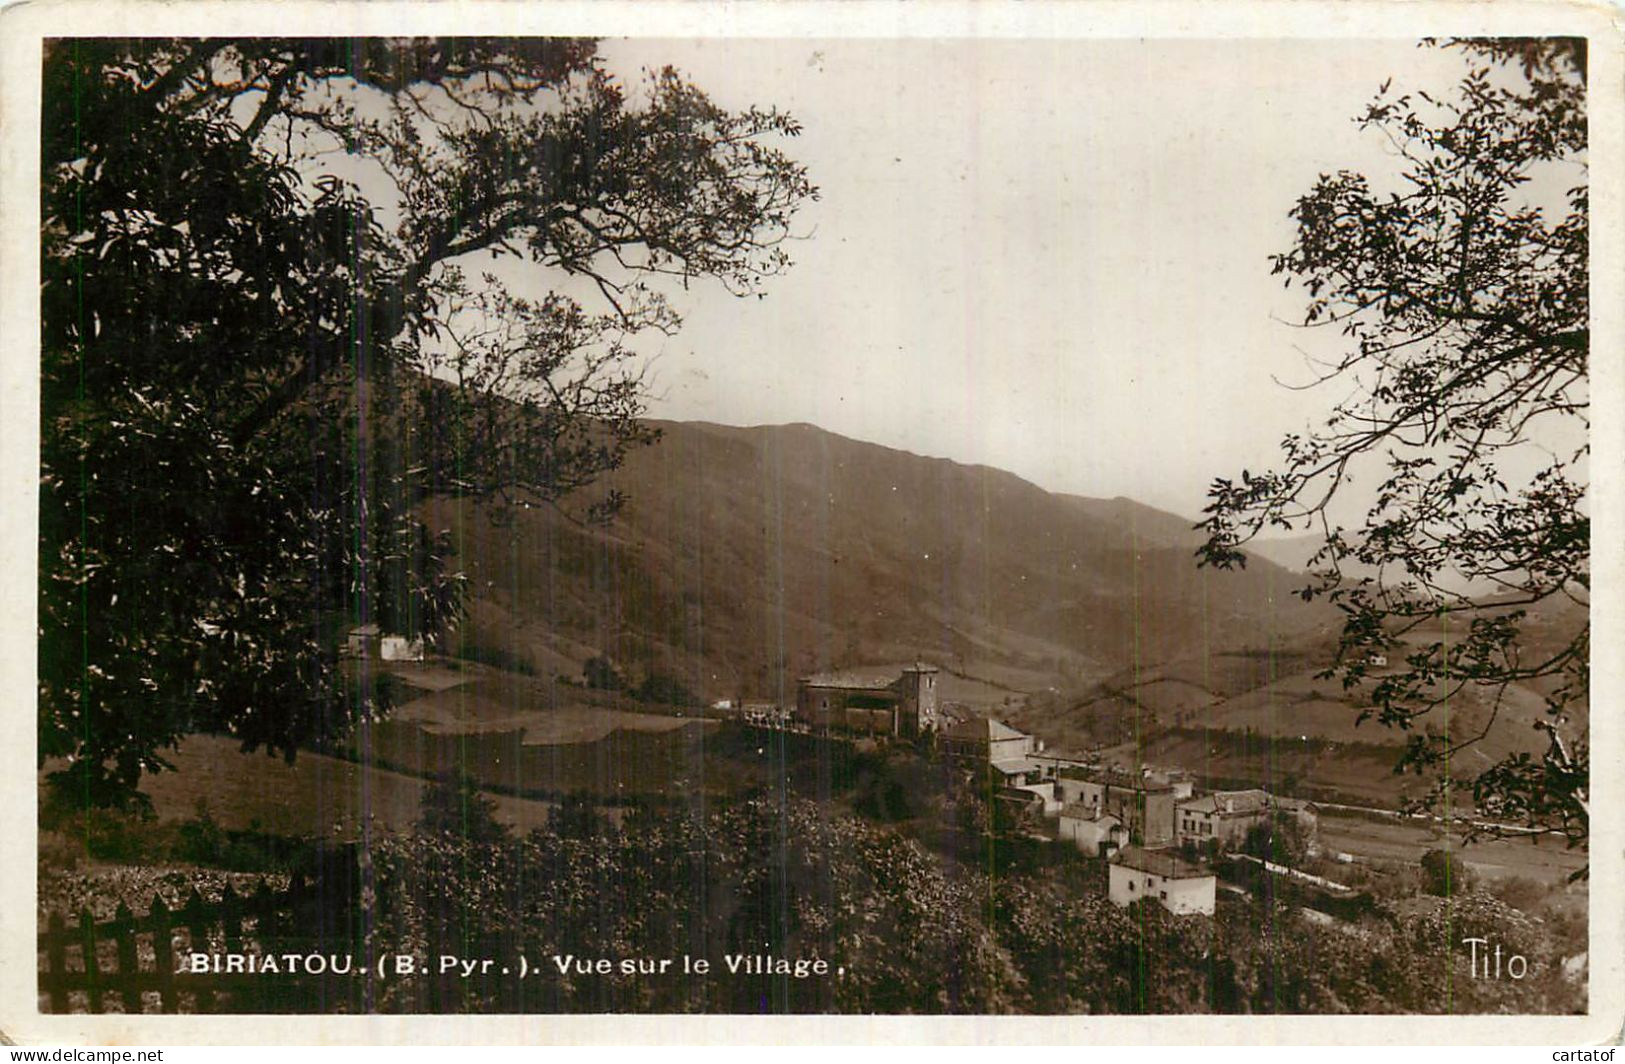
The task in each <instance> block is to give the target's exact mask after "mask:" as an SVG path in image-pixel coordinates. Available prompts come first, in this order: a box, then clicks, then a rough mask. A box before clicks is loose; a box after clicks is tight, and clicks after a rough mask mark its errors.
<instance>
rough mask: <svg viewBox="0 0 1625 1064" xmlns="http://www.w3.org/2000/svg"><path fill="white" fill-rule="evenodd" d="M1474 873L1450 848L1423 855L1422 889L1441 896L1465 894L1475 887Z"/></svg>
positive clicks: (1431, 851)
mask: <svg viewBox="0 0 1625 1064" xmlns="http://www.w3.org/2000/svg"><path fill="white" fill-rule="evenodd" d="M1473 878H1474V877H1473V875H1472V873H1471V872H1469V871H1468V870H1467V865H1466V863H1465V862H1463V861H1462V859H1461V858H1460V857H1459V856H1457V855H1456V854H1454V853H1451V852H1450V851H1449V850H1429V851H1428V852H1427V853H1425V854H1423V855H1422V889H1423V890H1425V891H1427V892H1428V893H1429V894H1435V895H1438V896H1439V897H1441V898H1442V897H1449V896H1451V895H1455V894H1465V893H1467V892H1468V891H1469V890H1472V889H1473Z"/></svg>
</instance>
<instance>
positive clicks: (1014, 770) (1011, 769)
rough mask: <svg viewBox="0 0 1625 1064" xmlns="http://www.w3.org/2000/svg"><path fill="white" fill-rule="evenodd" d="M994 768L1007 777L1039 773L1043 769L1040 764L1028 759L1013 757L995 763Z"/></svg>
mask: <svg viewBox="0 0 1625 1064" xmlns="http://www.w3.org/2000/svg"><path fill="white" fill-rule="evenodd" d="M992 767H993V768H994V769H995V770H996V771H998V772H1002V773H1003V774H1004V775H1006V776H1020V775H1025V774H1026V773H1028V772H1037V771H1039V770H1040V769H1041V768H1043V766H1042V765H1040V764H1039V763H1038V762H1036V761H1034V760H1032V759H1031V758H1026V757H1011V758H1005V759H1004V760H1002V761H994V762H992Z"/></svg>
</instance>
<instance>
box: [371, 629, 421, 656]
mask: <svg viewBox="0 0 1625 1064" xmlns="http://www.w3.org/2000/svg"><path fill="white" fill-rule="evenodd" d="M378 656H379V657H380V658H382V659H384V660H385V661H422V660H423V640H421V639H408V638H406V637H405V636H404V635H386V636H384V637H383V638H381V639H379V640H378Z"/></svg>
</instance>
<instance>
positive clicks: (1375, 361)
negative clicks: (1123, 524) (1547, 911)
mask: <svg viewBox="0 0 1625 1064" xmlns="http://www.w3.org/2000/svg"><path fill="white" fill-rule="evenodd" d="M1430 43H1431V42H1430ZM1450 46H1451V47H1454V48H1456V49H1457V50H1458V51H1459V52H1460V54H1461V55H1462V56H1463V57H1464V58H1465V59H1466V61H1467V63H1468V69H1467V71H1466V73H1465V74H1464V75H1463V76H1462V78H1461V80H1460V82H1459V84H1458V85H1457V86H1456V88H1455V90H1454V92H1453V93H1451V94H1449V95H1444V96H1436V95H1429V94H1428V93H1426V92H1422V91H1413V92H1401V91H1400V90H1398V89H1396V88H1394V87H1393V85H1392V79H1390V81H1389V82H1388V83H1385V84H1384V85H1383V86H1382V87H1381V89H1380V90H1379V91H1378V93H1377V95H1376V97H1375V99H1374V100H1373V102H1372V103H1371V104H1370V105H1369V106H1368V108H1367V110H1366V113H1365V114H1364V115H1362V116H1360V117H1359V118H1358V120H1357V121H1358V122H1359V123H1360V125H1361V126H1362V128H1365V129H1369V130H1371V131H1372V132H1373V133H1376V134H1379V135H1381V136H1382V137H1383V138H1384V139H1385V145H1386V149H1387V150H1388V151H1389V153H1390V154H1391V155H1392V156H1393V157H1394V158H1395V159H1396V160H1397V167H1398V173H1397V174H1395V175H1389V179H1388V180H1387V181H1386V182H1384V181H1383V180H1382V177H1381V176H1380V175H1379V176H1377V177H1370V176H1367V175H1364V174H1360V173H1356V172H1352V171H1348V170H1344V171H1339V172H1337V173H1335V174H1326V175H1322V176H1321V177H1320V179H1319V180H1318V181H1317V182H1316V184H1315V186H1314V187H1313V189H1312V190H1311V191H1310V192H1309V193H1308V194H1307V195H1305V196H1304V197H1303V198H1302V199H1300V200H1299V201H1298V203H1297V205H1296V207H1294V208H1293V210H1292V212H1291V215H1292V217H1293V218H1294V219H1295V220H1296V222H1297V238H1296V242H1295V244H1294V246H1293V247H1292V248H1291V250H1289V251H1287V252H1285V253H1283V254H1281V255H1278V256H1277V257H1276V258H1275V260H1274V272H1275V273H1277V274H1280V275H1284V277H1285V280H1286V283H1287V284H1288V285H1289V286H1290V285H1292V284H1298V285H1300V286H1301V287H1302V288H1304V289H1305V290H1306V292H1307V295H1308V299H1309V302H1308V309H1307V311H1306V313H1305V316H1304V325H1305V327H1307V328H1319V329H1329V330H1333V331H1335V332H1337V333H1338V334H1339V335H1340V336H1341V338H1342V343H1343V346H1344V354H1342V355H1341V356H1340V357H1339V358H1337V359H1336V360H1334V361H1332V362H1331V363H1330V364H1328V365H1325V366H1323V367H1322V369H1323V372H1320V373H1319V374H1318V375H1317V379H1316V381H1315V382H1314V383H1316V384H1327V383H1330V382H1333V381H1336V382H1339V385H1340V387H1341V388H1342V389H1343V390H1344V391H1345V393H1346V394H1347V395H1348V396H1349V397H1348V398H1346V399H1343V400H1342V401H1340V402H1338V403H1337V404H1336V405H1335V407H1334V409H1333V412H1332V414H1331V416H1330V417H1329V418H1328V419H1327V420H1326V422H1325V423H1324V424H1323V425H1322V426H1321V427H1320V428H1319V429H1318V430H1316V431H1312V432H1308V433H1305V434H1294V435H1290V436H1288V437H1287V438H1286V439H1285V441H1284V442H1283V457H1284V464H1283V466H1282V467H1281V468H1280V469H1279V470H1278V471H1275V472H1268V473H1263V474H1254V473H1251V472H1247V471H1243V473H1242V475H1241V478H1240V480H1239V481H1232V480H1228V479H1218V480H1216V481H1215V482H1214V484H1213V486H1212V488H1211V491H1210V505H1209V506H1208V508H1207V510H1206V513H1207V514H1208V515H1209V516H1208V517H1207V519H1206V520H1205V521H1204V522H1203V525H1202V527H1203V528H1204V530H1205V531H1206V532H1207V533H1208V536H1209V539H1208V541H1207V543H1206V544H1205V545H1204V546H1203V548H1202V549H1201V550H1200V551H1199V552H1198V553H1199V556H1200V558H1201V562H1202V564H1212V565H1217V566H1220V567H1229V566H1239V565H1242V564H1244V562H1245V556H1244V555H1243V554H1242V552H1241V549H1240V548H1241V546H1242V545H1243V544H1244V543H1246V542H1247V541H1248V540H1249V539H1251V538H1252V537H1253V536H1255V535H1257V534H1258V533H1260V532H1262V531H1264V530H1266V529H1294V530H1304V529H1311V528H1313V529H1316V530H1318V532H1319V533H1321V534H1322V535H1323V536H1324V540H1325V545H1324V547H1322V548H1321V550H1320V551H1319V553H1318V554H1317V555H1316V556H1315V559H1314V566H1315V569H1316V574H1315V581H1314V583H1313V584H1311V586H1309V587H1307V588H1305V589H1304V591H1303V594H1304V597H1305V598H1310V599H1312V598H1316V597H1324V598H1325V599H1327V600H1328V601H1330V602H1332V603H1334V604H1335V605H1336V606H1337V607H1338V608H1339V609H1340V610H1341V611H1342V617H1343V624H1342V631H1341V638H1340V643H1339V652H1338V658H1337V662H1336V664H1335V666H1334V668H1333V670H1331V671H1332V672H1335V673H1338V674H1340V675H1341V676H1342V678H1343V680H1344V682H1345V684H1346V685H1347V686H1348V687H1349V688H1350V689H1352V690H1355V691H1356V692H1358V694H1359V696H1360V697H1361V698H1362V699H1363V700H1366V701H1367V702H1368V704H1369V707H1370V708H1368V709H1366V710H1364V711H1363V712H1362V713H1361V719H1362V720H1363V719H1365V718H1366V717H1368V716H1372V715H1374V716H1375V717H1376V718H1377V719H1378V720H1379V721H1380V722H1381V723H1383V724H1385V725H1390V726H1394V727H1397V728H1401V729H1405V730H1407V731H1410V732H1412V733H1413V734H1412V735H1411V736H1410V738H1409V740H1408V746H1407V750H1406V753H1405V756H1404V760H1403V762H1402V767H1408V768H1414V769H1416V770H1418V771H1422V770H1429V771H1434V770H1436V771H1438V772H1439V773H1440V774H1441V775H1442V779H1441V782H1440V783H1439V784H1438V785H1437V786H1436V787H1435V788H1434V789H1433V790H1432V791H1431V792H1430V794H1429V797H1428V800H1429V801H1437V800H1440V799H1443V798H1444V797H1446V796H1447V795H1448V794H1449V792H1450V790H1451V789H1452V788H1453V787H1455V786H1462V787H1467V788H1469V789H1470V790H1471V791H1472V793H1473V797H1474V801H1475V803H1476V804H1477V805H1478V807H1479V808H1480V809H1482V810H1483V811H1484V812H1485V813H1487V814H1490V815H1492V816H1497V817H1501V818H1507V819H1512V818H1519V819H1523V820H1526V821H1527V822H1529V823H1531V824H1535V825H1539V826H1542V827H1550V828H1556V829H1558V830H1560V831H1562V832H1564V833H1565V834H1566V835H1567V836H1568V837H1569V839H1570V840H1571V842H1572V843H1575V844H1578V843H1581V842H1583V841H1584V840H1585V839H1586V838H1587V834H1588V820H1589V812H1588V807H1587V791H1586V787H1587V771H1588V760H1589V758H1588V753H1587V743H1586V727H1585V719H1586V699H1587V696H1588V666H1587V662H1588V651H1589V635H1590V627H1589V619H1588V618H1589V613H1588V609H1589V588H1590V563H1589V558H1590V519H1589V517H1588V515H1587V513H1586V509H1585V498H1586V490H1587V474H1586V462H1587V458H1588V454H1589V451H1588V444H1587V432H1588V430H1589V420H1588V417H1589V415H1588V401H1587V400H1588V393H1587V356H1588V351H1589V345H1590V334H1589V331H1588V324H1587V323H1588V310H1589V303H1588V242H1587V202H1588V193H1587V187H1588V186H1587V177H1586V164H1585V158H1586V109H1585V75H1586V65H1585V42H1584V41H1580V40H1558V39H1549V40H1513V39H1498V40H1494V41H1483V40H1465V41H1456V42H1452V44H1451V45H1450ZM1373 466H1374V467H1376V468H1377V469H1378V470H1379V471H1380V472H1379V473H1378V475H1377V476H1376V478H1375V479H1376V482H1377V485H1376V490H1375V497H1374V498H1373V499H1372V500H1370V502H1369V504H1368V507H1367V508H1366V510H1365V513H1364V516H1363V519H1362V520H1360V521H1359V522H1358V523H1352V522H1351V524H1352V527H1350V526H1349V525H1347V524H1345V520H1344V519H1343V518H1342V517H1341V514H1342V513H1343V511H1342V510H1340V509H1338V506H1337V505H1334V500H1341V499H1343V498H1344V497H1345V496H1346V495H1347V494H1348V492H1347V490H1346V489H1347V486H1348V484H1349V483H1350V481H1351V479H1352V477H1353V475H1354V474H1355V472H1356V471H1357V470H1365V469H1369V468H1371V467H1373ZM1338 505H1343V506H1346V505H1347V504H1346V503H1339V504H1338ZM1379 656H1380V657H1382V658H1387V659H1389V660H1390V661H1392V662H1393V663H1394V667H1392V668H1390V669H1386V670H1384V671H1383V672H1382V673H1381V674H1377V673H1375V672H1372V671H1371V668H1372V664H1371V663H1372V662H1373V660H1374V658H1376V657H1379ZM1515 687H1524V688H1532V689H1534V690H1537V691H1539V692H1541V693H1542V694H1543V695H1544V697H1545V703H1546V705H1545V710H1546V717H1545V719H1544V720H1542V721H1541V722H1540V724H1539V725H1538V726H1539V727H1541V728H1542V729H1543V730H1544V731H1545V732H1546V739H1545V740H1543V741H1542V742H1539V743H1536V744H1535V745H1536V746H1537V747H1538V746H1541V745H1544V746H1546V748H1547V749H1546V753H1545V754H1544V756H1534V755H1530V754H1526V755H1521V756H1517V757H1513V758H1509V759H1507V760H1505V761H1502V762H1500V763H1499V764H1496V765H1495V766H1494V767H1492V768H1490V769H1488V770H1487V771H1483V772H1479V773H1477V774H1476V775H1475V776H1470V777H1463V778H1462V779H1460V780H1453V779H1452V771H1453V770H1452V768H1451V758H1452V756H1453V755H1455V754H1457V753H1459V752H1461V751H1462V750H1463V749H1464V748H1465V747H1467V746H1469V745H1470V744H1471V743H1473V742H1475V741H1477V740H1478V739H1480V738H1482V736H1483V735H1484V734H1486V733H1487V732H1488V730H1489V728H1490V727H1491V726H1492V725H1493V724H1494V722H1495V720H1496V719H1497V715H1498V714H1499V713H1501V712H1502V711H1503V709H1504V707H1505V705H1506V702H1507V699H1508V697H1509V692H1511V691H1513V690H1514V688H1515ZM1475 694H1476V695H1477V696H1479V697H1480V699H1481V701H1482V702H1483V703H1485V704H1486V705H1487V706H1488V710H1487V712H1486V713H1485V714H1484V715H1483V716H1482V718H1481V719H1480V720H1479V721H1478V722H1477V725H1476V726H1475V727H1472V728H1470V729H1464V728H1462V727H1461V726H1460V721H1459V720H1458V721H1456V722H1455V723H1453V724H1452V723H1450V722H1449V721H1448V720H1447V721H1446V722H1443V723H1441V726H1439V727H1435V728H1432V729H1423V728H1422V727H1421V725H1422V724H1423V722H1424V718H1429V716H1430V714H1431V715H1434V716H1435V717H1437V716H1446V717H1448V715H1449V707H1451V706H1452V704H1453V702H1454V703H1457V704H1459V703H1460V702H1461V701H1462V700H1463V699H1467V698H1470V697H1471V696H1473V695H1475Z"/></svg>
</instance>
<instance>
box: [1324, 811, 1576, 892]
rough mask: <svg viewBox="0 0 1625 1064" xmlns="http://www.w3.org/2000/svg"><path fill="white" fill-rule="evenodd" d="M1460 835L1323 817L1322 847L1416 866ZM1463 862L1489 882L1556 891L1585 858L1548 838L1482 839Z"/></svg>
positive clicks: (1416, 825) (1431, 826)
mask: <svg viewBox="0 0 1625 1064" xmlns="http://www.w3.org/2000/svg"><path fill="white" fill-rule="evenodd" d="M1459 839H1460V836H1459V833H1452V834H1451V836H1450V837H1449V838H1448V839H1447V837H1446V832H1445V828H1444V826H1443V825H1442V824H1436V823H1432V822H1428V821H1404V820H1380V821H1379V820H1369V819H1366V818H1363V817H1348V816H1334V815H1330V814H1326V813H1323V814H1322V815H1321V817H1320V842H1321V845H1322V846H1323V847H1325V848H1326V849H1327V850H1336V851H1341V852H1343V853H1348V854H1352V855H1354V856H1355V857H1357V858H1368V859H1377V860H1395V861H1416V860H1418V859H1420V858H1421V856H1422V855H1423V854H1424V853H1426V852H1427V851H1429V850H1434V849H1439V848H1440V847H1443V846H1444V845H1445V844H1446V842H1447V841H1448V842H1449V844H1450V846H1451V847H1452V848H1454V847H1455V846H1458V845H1459V844H1460V843H1459ZM1460 854H1461V859H1462V861H1463V862H1465V863H1466V864H1467V866H1468V867H1469V868H1471V869H1472V870H1473V871H1475V872H1477V873H1478V874H1479V875H1480V876H1482V877H1483V878H1484V879H1486V880H1496V879H1506V878H1510V877H1514V876H1520V877H1523V878H1525V879H1532V880H1535V881H1537V882H1539V883H1542V884H1545V885H1548V886H1556V885H1561V884H1564V883H1566V882H1567V880H1568V877H1569V875H1570V874H1571V873H1573V872H1574V871H1576V870H1577V869H1580V868H1583V867H1584V866H1585V864H1586V861H1587V855H1586V853H1585V851H1583V850H1571V849H1568V848H1566V847H1565V846H1564V844H1563V841H1562V840H1561V839H1557V838H1552V837H1545V838H1542V839H1540V840H1539V841H1536V840H1535V839H1533V838H1508V839H1484V840H1479V841H1477V842H1474V843H1472V844H1471V845H1469V846H1466V847H1464V848H1462V849H1461V850H1460Z"/></svg>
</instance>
